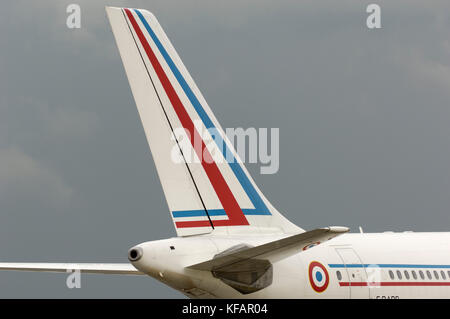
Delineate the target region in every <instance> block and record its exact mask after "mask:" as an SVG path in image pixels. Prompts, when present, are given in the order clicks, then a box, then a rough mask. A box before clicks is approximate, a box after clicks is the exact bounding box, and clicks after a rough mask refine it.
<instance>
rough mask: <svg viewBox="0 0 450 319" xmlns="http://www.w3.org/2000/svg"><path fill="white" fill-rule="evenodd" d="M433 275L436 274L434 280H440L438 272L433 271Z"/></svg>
mask: <svg viewBox="0 0 450 319" xmlns="http://www.w3.org/2000/svg"><path fill="white" fill-rule="evenodd" d="M433 274H434V278H436V279H439V274H438V272H437V271H436V270H435V271H433Z"/></svg>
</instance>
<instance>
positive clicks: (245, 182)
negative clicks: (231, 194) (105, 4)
mask: <svg viewBox="0 0 450 319" xmlns="http://www.w3.org/2000/svg"><path fill="white" fill-rule="evenodd" d="M134 11H135V12H136V14H137V15H138V16H139V18H140V20H141V21H142V23H143V24H144V26H145V28H146V29H147V31H148V33H149V34H150V36H151V38H152V39H153V41H154V42H155V44H156V46H157V47H158V49H159V51H160V52H161V55H162V56H163V57H164V59H165V60H166V63H167V64H168V65H169V67H170V69H171V70H172V72H173V74H174V76H175V77H176V79H177V81H178V83H179V84H180V86H181V87H182V88H183V91H184V93H185V94H186V96H187V97H188V99H189V101H190V102H191V103H192V105H193V107H194V109H195V110H196V112H197V114H198V116H199V117H200V118H201V120H202V121H203V124H204V125H205V127H206V128H207V129H211V128H213V129H216V127H215V126H214V124H213V122H212V121H211V119H210V118H209V116H208V114H207V113H206V112H205V110H204V109H203V107H202V106H201V104H200V102H199V101H198V99H197V97H196V96H195V94H194V93H193V92H192V90H191V88H190V87H189V85H188V84H187V83H186V81H185V79H184V77H183V75H182V74H181V73H180V71H179V70H178V68H177V67H176V65H175V63H174V62H173V61H172V59H171V58H170V56H169V54H168V53H167V51H166V49H164V46H163V45H162V44H161V42H160V41H159V39H158V37H157V36H156V34H155V33H154V32H153V30H152V28H151V27H150V25H149V24H148V23H147V21H146V20H145V18H144V16H143V15H142V13H141V12H140V11H139V10H137V9H134ZM214 141H215V142H216V144H217V146H218V147H219V149H221V151H222V154H223V156H224V158H225V159H226V158H228V157H227V154H229V155H232V156H233V153H232V152H231V151H230V150H229V148H228V146H227V144H226V143H225V142H224V141H223V139H222V137H221V136H215V138H214ZM229 155H228V156H229ZM228 164H229V165H230V168H231V170H232V171H233V173H234V174H235V175H236V178H237V179H238V181H239V183H240V184H241V186H242V188H243V189H244V191H245V192H246V194H247V196H248V197H249V199H250V200H251V202H252V203H253V206H254V207H255V209H254V212H253V213H252V215H271V214H270V211H269V209H268V208H267V206H266V205H265V204H264V202H263V200H262V199H261V197H260V196H259V195H258V193H257V191H256V189H255V188H254V187H253V185H252V183H251V182H250V180H249V179H248V176H247V175H246V174H245V173H244V170H243V169H242V167H241V165H240V164H239V163H238V162H237V160H236V159H235V157H234V156H233V160H232V161H231V162H228ZM202 212H203V214H204V211H203V210H202ZM208 212H209V211H208Z"/></svg>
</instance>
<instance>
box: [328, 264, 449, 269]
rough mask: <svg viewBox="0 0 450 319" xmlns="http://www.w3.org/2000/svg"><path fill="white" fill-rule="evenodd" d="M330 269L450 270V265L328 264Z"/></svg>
mask: <svg viewBox="0 0 450 319" xmlns="http://www.w3.org/2000/svg"><path fill="white" fill-rule="evenodd" d="M328 266H329V267H330V268H345V267H347V268H363V267H364V268H371V267H380V268H450V265H410V264H348V265H345V264H328Z"/></svg>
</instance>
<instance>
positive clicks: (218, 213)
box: [172, 208, 270, 218]
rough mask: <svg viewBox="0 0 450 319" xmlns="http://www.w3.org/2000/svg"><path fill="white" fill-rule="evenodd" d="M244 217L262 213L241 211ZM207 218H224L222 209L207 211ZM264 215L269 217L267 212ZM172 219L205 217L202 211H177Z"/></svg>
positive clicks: (251, 210) (247, 210) (250, 210)
mask: <svg viewBox="0 0 450 319" xmlns="http://www.w3.org/2000/svg"><path fill="white" fill-rule="evenodd" d="M242 212H243V213H244V215H262V212H256V211H255V210H254V209H245V208H244V209H242ZM208 214H209V216H226V215H227V214H226V213H225V210H224V209H208ZM265 215H270V213H269V212H268V213H267V214H265ZM172 216H173V217H174V218H179V217H200V216H205V211H204V210H177V211H173V212H172Z"/></svg>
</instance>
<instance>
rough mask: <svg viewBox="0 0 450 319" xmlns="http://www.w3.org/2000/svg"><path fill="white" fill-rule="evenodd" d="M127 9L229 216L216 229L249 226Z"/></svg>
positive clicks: (179, 224)
mask: <svg viewBox="0 0 450 319" xmlns="http://www.w3.org/2000/svg"><path fill="white" fill-rule="evenodd" d="M124 10H125V12H126V14H127V16H128V19H129V20H130V22H131V24H132V25H133V28H134V31H135V32H136V34H137V36H138V38H139V40H140V41H141V44H142V46H143V47H144V50H145V52H146V53H147V57H148V58H149V60H150V62H151V64H152V66H153V69H154V70H155V72H156V74H157V76H158V78H159V81H160V82H161V84H162V86H163V88H164V90H165V91H166V94H167V97H168V98H169V100H170V102H171V104H172V106H173V108H174V110H175V113H176V114H177V116H178V118H179V119H180V122H181V124H182V125H183V127H184V129H186V130H187V131H188V132H189V136H190V139H191V144H192V147H193V148H194V150H195V152H196V153H197V156H198V157H199V158H200V159H202V160H201V163H202V166H203V169H204V170H205V172H206V175H207V176H208V178H209V181H210V182H211V185H212V186H213V188H214V191H215V192H216V194H217V196H218V198H219V200H220V203H221V204H222V207H223V208H224V210H225V212H226V213H227V215H228V218H229V220H226V221H212V222H213V225H214V226H234V225H248V221H247V219H246V218H245V216H244V213H243V212H242V210H241V208H240V207H239V204H238V203H237V201H236V199H235V198H234V196H233V193H232V192H231V190H230V188H229V187H228V185H227V183H226V181H225V179H224V178H223V176H222V174H221V172H220V170H219V168H218V167H217V165H216V163H215V162H214V160H213V159H212V156H211V154H210V153H209V150H208V149H207V148H206V145H205V143H204V142H203V140H202V139H201V137H200V135H199V134H198V132H197V130H196V129H195V126H194V123H193V122H192V120H191V118H190V117H189V114H188V113H187V111H186V109H185V108H184V106H183V103H182V102H181V100H180V98H179V97H178V95H177V93H176V92H175V89H174V88H173V86H172V84H171V83H170V81H169V79H168V78H167V75H166V74H165V72H164V69H163V68H162V67H161V64H160V63H159V61H158V59H157V58H156V55H155V54H154V53H153V50H152V48H151V47H150V45H149V44H148V42H147V39H146V38H145V36H144V34H143V33H142V31H141V29H140V28H139V25H138V24H137V22H136V20H135V18H134V16H133V14H132V13H131V11H130V10H129V9H124ZM194 141H201V147H200V148H199V147H195V145H196V144H197V143H194ZM175 225H176V226H177V227H204V226H209V225H210V224H209V222H207V224H206V223H205V221H187V222H176V223H175Z"/></svg>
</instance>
